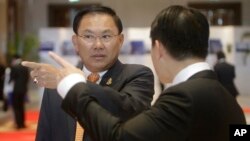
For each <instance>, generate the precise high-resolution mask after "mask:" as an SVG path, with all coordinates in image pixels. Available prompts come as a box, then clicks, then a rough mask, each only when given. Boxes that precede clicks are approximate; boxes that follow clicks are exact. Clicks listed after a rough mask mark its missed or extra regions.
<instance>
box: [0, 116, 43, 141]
mask: <svg viewBox="0 0 250 141" xmlns="http://www.w3.org/2000/svg"><path fill="white" fill-rule="evenodd" d="M38 116H39V113H38V111H27V112H26V126H27V127H26V128H24V129H21V130H17V129H16V128H15V125H14V122H13V120H9V121H8V122H6V123H4V124H3V125H1V127H0V140H1V141H34V140H35V133H36V127H37V120H38Z"/></svg>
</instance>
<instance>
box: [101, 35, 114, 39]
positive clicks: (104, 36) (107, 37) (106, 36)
mask: <svg viewBox="0 0 250 141" xmlns="http://www.w3.org/2000/svg"><path fill="white" fill-rule="evenodd" d="M111 37H112V36H111V35H103V36H102V38H104V39H109V38H111Z"/></svg>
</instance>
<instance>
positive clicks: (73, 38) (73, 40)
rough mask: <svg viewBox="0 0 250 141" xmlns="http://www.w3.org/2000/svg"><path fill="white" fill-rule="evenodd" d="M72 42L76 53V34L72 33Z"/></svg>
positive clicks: (77, 50) (77, 52) (77, 51)
mask: <svg viewBox="0 0 250 141" xmlns="http://www.w3.org/2000/svg"><path fill="white" fill-rule="evenodd" d="M72 43H73V45H74V48H75V51H76V54H79V49H78V41H77V35H72Z"/></svg>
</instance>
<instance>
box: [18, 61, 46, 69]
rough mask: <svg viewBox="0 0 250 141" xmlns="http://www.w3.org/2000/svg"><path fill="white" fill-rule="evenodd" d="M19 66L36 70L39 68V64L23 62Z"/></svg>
mask: <svg viewBox="0 0 250 141" xmlns="http://www.w3.org/2000/svg"><path fill="white" fill-rule="evenodd" d="M21 64H22V65H23V66H25V67H28V68H30V69H38V68H40V67H41V64H40V63H36V62H29V61H23V62H22V63H21Z"/></svg>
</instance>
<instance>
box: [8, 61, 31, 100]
mask: <svg viewBox="0 0 250 141" xmlns="http://www.w3.org/2000/svg"><path fill="white" fill-rule="evenodd" d="M10 81H13V82H14V88H13V95H15V94H16V95H19V96H20V97H24V96H25V95H26V93H27V92H28V82H29V70H28V68H27V67H24V66H22V65H21V64H16V65H14V66H12V67H11V72H10Z"/></svg>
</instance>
